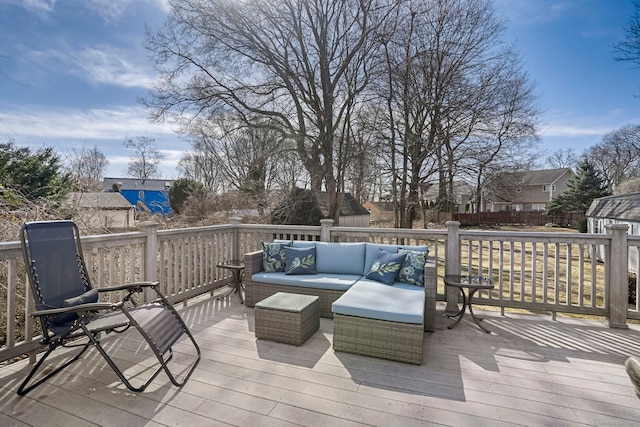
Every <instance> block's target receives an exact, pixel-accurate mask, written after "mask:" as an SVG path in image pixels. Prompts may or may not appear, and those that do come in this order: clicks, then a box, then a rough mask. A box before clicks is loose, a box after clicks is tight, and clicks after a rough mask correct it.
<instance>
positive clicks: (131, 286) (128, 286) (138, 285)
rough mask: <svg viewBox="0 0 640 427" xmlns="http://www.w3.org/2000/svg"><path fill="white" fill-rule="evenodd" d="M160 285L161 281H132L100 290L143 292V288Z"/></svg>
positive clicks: (100, 289) (100, 290)
mask: <svg viewBox="0 0 640 427" xmlns="http://www.w3.org/2000/svg"><path fill="white" fill-rule="evenodd" d="M159 285H160V283H159V282H132V283H125V284H123V285H118V286H109V287H106V288H99V289H98V292H114V291H132V292H136V291H138V292H142V289H143V288H154V287H157V286H159Z"/></svg>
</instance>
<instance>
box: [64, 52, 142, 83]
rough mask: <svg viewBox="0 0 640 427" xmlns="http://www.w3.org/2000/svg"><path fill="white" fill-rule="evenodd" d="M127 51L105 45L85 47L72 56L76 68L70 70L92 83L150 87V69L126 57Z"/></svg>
mask: <svg viewBox="0 0 640 427" xmlns="http://www.w3.org/2000/svg"><path fill="white" fill-rule="evenodd" d="M127 52H130V51H123V50H121V49H118V48H115V47H112V46H106V45H101V46H96V47H92V48H85V49H83V50H82V51H80V52H78V53H77V54H76V55H75V57H74V58H73V60H74V65H75V67H76V69H75V70H74V71H72V72H73V73H74V74H75V73H77V74H78V77H81V78H84V79H86V80H88V81H90V82H94V83H100V84H109V85H116V86H123V87H145V88H150V87H151V84H152V81H153V78H152V77H151V76H150V74H149V72H150V70H149V69H148V68H146V67H144V66H143V65H141V64H135V63H134V62H133V61H132V60H130V59H128V58H127Z"/></svg>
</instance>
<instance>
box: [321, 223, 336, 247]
mask: <svg viewBox="0 0 640 427" xmlns="http://www.w3.org/2000/svg"><path fill="white" fill-rule="evenodd" d="M332 227H333V220H332V219H321V220H320V241H321V242H330V241H331V228H332Z"/></svg>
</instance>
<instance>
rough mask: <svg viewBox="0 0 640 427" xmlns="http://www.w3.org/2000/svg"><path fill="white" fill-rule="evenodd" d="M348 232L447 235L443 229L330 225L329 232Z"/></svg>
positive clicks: (406, 235)
mask: <svg viewBox="0 0 640 427" xmlns="http://www.w3.org/2000/svg"><path fill="white" fill-rule="evenodd" d="M346 233H349V234H351V235H353V234H376V235H385V236H386V235H389V236H403V237H408V236H412V237H415V236H430V237H443V236H446V235H447V230H445V229H437V230H434V229H427V230H424V229H414V228H365V227H340V226H338V227H332V228H331V234H334V235H341V234H346Z"/></svg>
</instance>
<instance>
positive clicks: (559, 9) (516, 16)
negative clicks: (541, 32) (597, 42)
mask: <svg viewBox="0 0 640 427" xmlns="http://www.w3.org/2000/svg"><path fill="white" fill-rule="evenodd" d="M495 5H496V10H497V11H498V12H500V13H502V14H503V15H505V16H506V17H507V18H508V19H509V21H510V25H532V24H540V23H543V22H549V21H553V20H554V19H557V18H558V17H560V16H562V15H564V14H566V13H570V12H571V11H572V10H573V9H574V8H575V7H576V2H574V1H571V0H568V1H558V0H496V2H495Z"/></svg>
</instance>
